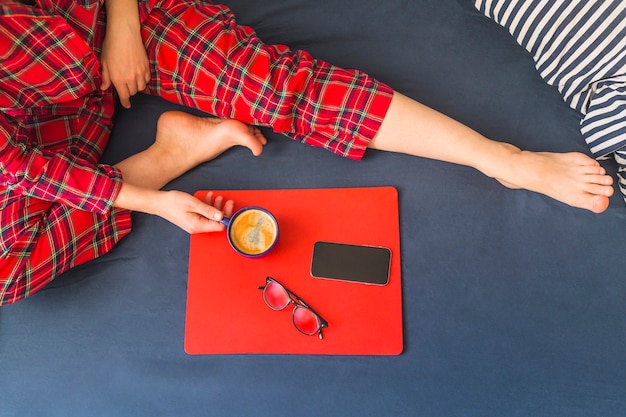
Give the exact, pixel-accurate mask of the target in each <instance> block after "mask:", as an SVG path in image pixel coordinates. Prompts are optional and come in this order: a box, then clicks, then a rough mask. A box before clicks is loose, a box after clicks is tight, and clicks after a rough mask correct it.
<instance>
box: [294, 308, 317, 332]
mask: <svg viewBox="0 0 626 417" xmlns="http://www.w3.org/2000/svg"><path fill="white" fill-rule="evenodd" d="M293 324H294V325H295V326H296V328H297V329H298V330H300V331H301V332H302V333H304V334H306V335H309V336H312V335H314V334H315V333H317V332H318V331H319V329H320V326H321V323H320V319H319V317H317V315H316V314H315V313H313V312H312V311H311V310H309V309H308V308H305V307H301V306H296V308H295V309H294V310H293Z"/></svg>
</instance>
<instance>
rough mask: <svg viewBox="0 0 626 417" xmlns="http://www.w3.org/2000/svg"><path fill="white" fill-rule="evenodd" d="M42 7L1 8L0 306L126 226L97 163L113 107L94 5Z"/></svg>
mask: <svg viewBox="0 0 626 417" xmlns="http://www.w3.org/2000/svg"><path fill="white" fill-rule="evenodd" d="M41 6H42V8H41V9H34V8H32V7H22V6H15V5H11V6H5V5H0V35H1V36H0V110H1V112H0V136H1V138H2V141H1V142H0V166H1V173H0V216H1V217H0V223H1V225H2V226H1V229H0V251H1V252H0V305H1V304H4V303H10V302H14V301H17V300H19V299H21V298H24V297H26V296H28V295H30V294H32V293H34V292H36V291H37V290H39V289H41V288H42V287H44V286H45V285H46V284H48V283H49V282H50V281H51V280H52V279H54V278H55V277H57V276H58V275H60V274H62V273H63V272H65V271H67V270H68V269H69V268H71V267H74V266H76V265H79V264H81V263H83V262H85V261H88V260H90V259H93V258H95V257H98V256H101V255H102V254H104V253H106V252H107V251H108V250H110V249H111V248H112V247H113V246H114V245H115V243H116V242H117V241H119V239H121V238H122V237H123V236H124V235H125V234H126V233H128V231H129V230H130V216H129V213H127V212H125V211H120V210H112V209H111V206H112V203H113V200H114V199H115V197H116V196H117V193H118V192H119V189H120V187H121V175H120V173H119V172H118V171H117V170H116V169H115V168H113V167H112V166H109V165H99V164H98V160H99V158H100V156H101V155H102V153H103V151H104V149H105V147H106V144H107V140H108V138H109V134H110V131H111V126H112V117H113V108H114V102H113V96H112V94H111V92H110V91H109V92H101V91H100V89H99V88H98V86H99V84H100V76H99V72H98V70H99V62H98V55H97V54H98V49H97V45H99V44H100V43H101V39H102V35H103V21H102V17H101V16H99V12H100V7H99V4H98V3H93V2H85V3H79V2H74V1H65V2H63V1H60V2H57V1H55V2H52V1H50V2H46V1H44V2H42V5H41ZM64 7H65V9H64ZM60 10H66V11H67V13H65V17H64V18H61V17H60V15H58V14H57V13H58V12H59V11H60Z"/></svg>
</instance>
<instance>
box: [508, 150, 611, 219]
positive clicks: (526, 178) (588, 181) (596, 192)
mask: <svg viewBox="0 0 626 417" xmlns="http://www.w3.org/2000/svg"><path fill="white" fill-rule="evenodd" d="M511 148H513V149H515V150H516V151H514V155H515V157H514V158H513V159H512V160H511V161H512V163H511V164H510V166H509V167H508V168H509V169H508V172H509V173H510V175H507V178H496V179H497V180H498V181H500V182H501V183H502V184H503V185H505V186H507V187H509V188H525V189H528V190H531V191H535V192H538V193H541V194H544V195H547V196H548V197H552V198H554V199H556V200H558V201H560V202H562V203H565V204H568V205H570V206H573V207H578V208H582V209H586V210H590V211H592V212H594V213H602V212H603V211H605V210H606V209H607V208H608V206H609V197H610V196H612V195H613V191H614V190H613V186H612V184H613V178H611V177H610V176H609V175H606V171H605V170H604V168H602V167H601V166H600V164H599V163H598V161H596V160H594V159H592V158H590V157H588V156H587V155H584V154H582V153H577V152H572V153H550V152H527V151H520V150H517V148H515V147H513V146H511Z"/></svg>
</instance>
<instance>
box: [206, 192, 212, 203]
mask: <svg viewBox="0 0 626 417" xmlns="http://www.w3.org/2000/svg"><path fill="white" fill-rule="evenodd" d="M204 202H205V203H207V204H210V205H213V191H209V192H208V193H206V197H204Z"/></svg>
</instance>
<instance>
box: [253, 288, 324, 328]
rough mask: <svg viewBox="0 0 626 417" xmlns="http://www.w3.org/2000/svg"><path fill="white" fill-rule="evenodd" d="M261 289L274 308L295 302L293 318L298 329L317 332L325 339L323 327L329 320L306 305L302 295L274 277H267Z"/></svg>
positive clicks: (282, 307)
mask: <svg viewBox="0 0 626 417" xmlns="http://www.w3.org/2000/svg"><path fill="white" fill-rule="evenodd" d="M259 289H260V290H263V300H265V304H267V306H268V307H269V308H271V309H272V310H276V311H280V310H284V309H285V308H287V307H288V306H289V305H290V304H293V313H292V314H291V318H292V320H293V325H294V326H296V329H298V330H299V331H300V332H301V333H304V334H305V335H307V336H313V335H315V334H316V333H317V335H318V336H319V338H320V339H323V337H322V329H323V328H324V327H328V322H327V321H326V320H324V319H323V318H322V317H321V316H320V315H319V314H317V313H316V312H315V311H313V309H312V308H311V307H309V306H308V305H306V303H305V302H304V301H302V299H301V298H300V297H298V296H297V295H295V294H294V293H293V292H291V291H289V290H288V289H287V288H286V287H285V286H284V285H283V284H281V283H280V282H278V281H276V280H275V279H274V278H272V277H267V278H266V280H265V285H264V286H262V287H259Z"/></svg>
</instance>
